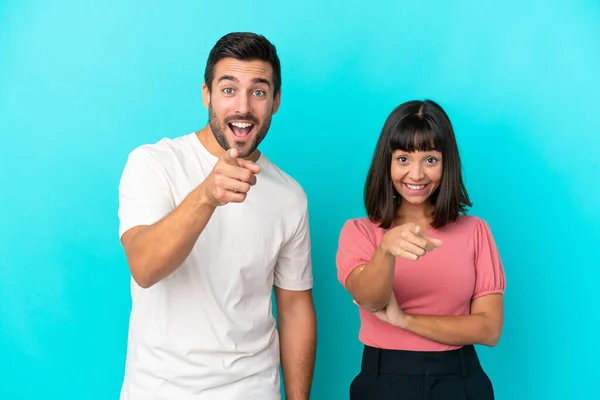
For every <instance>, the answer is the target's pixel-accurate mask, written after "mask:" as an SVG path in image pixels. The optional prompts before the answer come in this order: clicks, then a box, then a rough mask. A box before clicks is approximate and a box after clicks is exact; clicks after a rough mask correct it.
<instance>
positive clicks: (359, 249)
mask: <svg viewBox="0 0 600 400" xmlns="http://www.w3.org/2000/svg"><path fill="white" fill-rule="evenodd" d="M376 249H377V244H376V243H375V237H374V234H373V232H372V231H371V230H370V229H369V228H368V227H367V226H365V224H363V223H361V220H357V219H354V220H348V221H346V223H345V224H344V226H343V227H342V230H341V232H340V237H339V241H338V250H337V254H336V266H337V276H338V280H339V281H340V283H341V284H342V285H343V286H344V287H346V280H347V279H348V276H349V275H350V273H351V272H352V271H353V270H354V269H355V268H356V267H359V266H361V265H364V264H367V263H368V262H369V261H371V258H372V257H373V254H374V253H375V250H376Z"/></svg>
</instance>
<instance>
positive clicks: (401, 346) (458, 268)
mask: <svg viewBox="0 0 600 400" xmlns="http://www.w3.org/2000/svg"><path fill="white" fill-rule="evenodd" d="M394 227H395V225H392V226H391V227H390V228H389V229H392V228H394ZM389 229H387V230H386V229H383V228H380V227H379V226H378V224H376V223H373V222H371V221H370V220H369V219H367V218H360V219H351V220H348V221H347V222H346V224H345V225H344V227H343V228H342V231H341V234H340V239H339V247H338V252H337V257H336V263H337V270H338V279H339V280H340V282H341V283H342V285H344V287H346V279H347V278H348V275H350V273H351V272H352V271H353V270H354V269H355V268H356V267H358V266H361V265H363V264H366V263H368V262H369V261H371V257H372V256H373V254H374V253H375V250H376V249H377V247H378V246H379V244H380V243H381V240H382V239H383V235H384V234H385V233H386V232H387V231H388V230H389ZM425 233H427V234H428V235H430V236H433V237H436V238H439V239H441V240H442V242H443V245H442V247H439V248H437V249H435V250H434V251H432V252H430V253H428V254H426V255H425V256H423V257H421V258H419V259H418V260H417V261H410V260H405V259H402V258H397V259H396V271H395V274H394V294H395V295H396V299H397V300H398V304H399V306H400V308H401V309H403V310H404V311H406V312H407V313H409V314H427V315H465V314H469V313H470V309H471V307H470V305H471V301H472V300H473V299H476V298H477V297H481V296H485V295H488V294H493V293H502V294H503V293H504V289H505V286H506V280H505V275H504V269H503V267H502V262H501V260H500V256H499V254H498V250H497V248H496V244H495V242H494V239H493V237H492V233H491V231H490V228H489V227H488V225H487V224H486V222H485V221H483V220H482V219H480V218H477V217H472V216H464V215H461V216H459V217H458V219H457V220H456V221H455V222H453V223H450V224H448V225H446V226H444V227H442V228H439V229H430V230H429V231H426V232H425ZM360 320H361V327H360V333H359V340H360V341H361V342H362V343H364V344H366V345H368V346H372V347H378V348H382V349H397V350H415V351H443V350H453V349H456V348H458V347H460V346H449V345H445V344H440V343H437V342H434V341H431V340H429V339H425V338H423V337H421V336H417V335H415V334H413V333H411V332H408V331H405V330H403V329H401V328H396V327H394V326H392V325H390V324H388V323H385V322H383V321H381V320H379V319H378V318H377V317H375V316H374V315H373V314H371V313H369V312H368V311H364V310H360Z"/></svg>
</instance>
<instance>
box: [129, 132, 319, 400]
mask: <svg viewBox="0 0 600 400" xmlns="http://www.w3.org/2000/svg"><path fill="white" fill-rule="evenodd" d="M216 162H217V158H216V157H215V156H213V155H212V154H210V153H209V152H208V151H207V150H206V148H205V147H204V146H203V145H202V143H201V142H200V141H199V140H198V138H197V137H196V135H195V134H189V135H185V136H181V137H179V138H176V139H162V140H160V141H159V142H157V143H156V144H151V145H143V146H140V147H138V148H136V149H135V150H134V151H132V152H131V154H130V155H129V158H128V160H127V163H126V166H125V169H124V171H123V175H122V178H121V182H120V186H119V202H120V203H119V219H120V227H119V235H122V234H123V233H124V232H125V231H127V230H128V229H130V228H133V227H134V226H137V225H151V224H153V223H155V222H157V221H159V220H160V219H162V218H163V217H165V216H166V215H167V214H168V213H170V212H171V211H172V210H173V209H174V208H175V207H176V206H178V205H179V204H180V203H181V202H182V201H183V199H184V198H185V197H186V196H187V195H188V193H189V192H191V191H192V190H193V189H194V188H196V187H197V186H198V185H199V184H200V183H201V182H202V181H203V180H204V179H205V178H206V176H207V175H208V174H209V173H210V172H211V170H212V168H213V166H214V165H215V163H216ZM257 164H258V165H259V166H260V168H261V172H260V173H259V174H258V175H257V176H256V178H257V183H256V185H254V186H253V187H252V188H251V189H250V191H249V192H248V195H247V197H246V200H245V201H244V202H243V203H230V204H227V205H225V206H221V207H217V209H216V210H215V212H214V213H213V215H212V217H211V218H210V220H209V222H208V224H207V225H206V227H205V229H204V231H203V232H202V234H201V235H200V237H199V238H198V241H197V242H196V244H195V246H194V248H193V250H192V252H191V254H190V255H189V257H188V258H187V259H186V260H185V262H184V263H183V264H182V265H181V266H180V267H179V268H178V269H176V270H175V271H174V272H173V273H172V274H171V275H169V276H168V277H166V278H165V279H163V280H162V281H160V282H158V283H157V284H155V285H154V286H152V287H151V288H149V289H143V288H141V287H140V286H138V285H137V283H136V282H135V281H134V280H133V279H132V280H131V295H132V310H131V319H130V326H129V339H128V349H127V361H126V368H125V378H124V382H123V387H122V390H121V399H122V400H140V399H144V400H145V399H181V400H186V399H194V400H197V399H201V400H213V399H214V400H228V399H240V398H243V399H244V400H250V399H261V400H274V399H280V392H279V390H280V387H279V372H278V371H279V338H278V334H277V331H276V329H275V320H274V318H273V315H272V302H271V299H272V297H271V295H272V289H273V285H276V286H278V287H280V288H283V289H287V290H306V289H310V288H311V287H312V270H311V268H312V267H311V257H310V236H309V226H308V210H307V199H306V194H305V192H304V190H303V189H302V187H301V186H300V185H299V184H298V183H297V182H296V181H294V180H293V179H292V178H291V177H290V176H288V175H287V174H286V173H284V172H283V171H282V170H280V169H279V168H278V167H277V166H275V164H273V163H272V162H271V161H269V160H268V159H267V158H266V157H265V156H264V155H261V156H260V158H259V159H258V161H257Z"/></svg>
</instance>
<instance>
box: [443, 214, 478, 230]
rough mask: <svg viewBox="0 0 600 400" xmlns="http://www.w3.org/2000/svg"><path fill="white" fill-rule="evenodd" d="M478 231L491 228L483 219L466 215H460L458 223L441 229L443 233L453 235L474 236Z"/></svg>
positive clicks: (452, 223) (455, 222)
mask: <svg viewBox="0 0 600 400" xmlns="http://www.w3.org/2000/svg"><path fill="white" fill-rule="evenodd" d="M478 229H484V230H489V226H488V224H487V222H486V221H485V220H484V219H483V218H481V217H478V216H476V215H465V214H460V215H459V216H458V218H457V219H456V221H454V222H451V223H449V224H448V225H446V226H444V227H443V228H441V230H442V231H446V232H448V233H453V234H460V233H463V234H472V233H473V232H474V231H476V230H478Z"/></svg>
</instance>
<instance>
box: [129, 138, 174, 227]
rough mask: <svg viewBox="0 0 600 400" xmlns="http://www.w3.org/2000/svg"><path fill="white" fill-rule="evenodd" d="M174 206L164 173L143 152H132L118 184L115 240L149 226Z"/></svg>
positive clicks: (146, 153)
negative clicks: (136, 229)
mask: <svg viewBox="0 0 600 400" xmlns="http://www.w3.org/2000/svg"><path fill="white" fill-rule="evenodd" d="M173 208H174V205H173V201H172V198H171V195H170V190H169V187H168V184H167V179H166V176H165V173H164V170H163V169H162V167H161V166H160V164H159V163H158V162H157V161H156V160H155V159H154V157H153V156H152V155H151V154H150V153H148V152H147V151H145V150H143V149H141V148H137V149H135V150H133V151H132V152H131V153H130V154H129V157H128V158H127V162H126V163H125V168H124V170H123V173H122V175H121V180H120V183H119V211H118V215H119V237H121V236H123V234H124V233H125V232H127V231H128V230H129V229H131V228H133V227H135V226H138V225H152V224H154V223H156V222H158V221H159V220H161V219H162V218H163V217H165V216H166V215H167V214H169V213H170V212H171V211H173Z"/></svg>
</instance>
